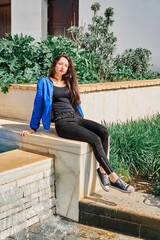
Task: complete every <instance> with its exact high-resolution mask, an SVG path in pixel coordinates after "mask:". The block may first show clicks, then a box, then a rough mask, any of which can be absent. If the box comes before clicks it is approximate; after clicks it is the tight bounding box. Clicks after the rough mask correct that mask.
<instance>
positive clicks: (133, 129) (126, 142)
mask: <svg viewBox="0 0 160 240" xmlns="http://www.w3.org/2000/svg"><path fill="white" fill-rule="evenodd" d="M103 124H104V125H105V126H106V127H107V129H108V131H109V134H110V137H111V149H110V161H111V164H112V165H113V167H114V169H115V170H116V171H117V172H118V173H119V174H122V175H124V176H125V177H126V178H128V177H129V175H130V174H132V175H135V174H137V175H141V176H145V177H146V178H149V177H150V176H151V177H152V180H154V194H157V195H160V147H159V146H160V115H156V116H153V117H152V118H150V119H149V118H146V119H143V120H139V121H127V122H126V123H120V124H106V122H105V121H104V122H103Z"/></svg>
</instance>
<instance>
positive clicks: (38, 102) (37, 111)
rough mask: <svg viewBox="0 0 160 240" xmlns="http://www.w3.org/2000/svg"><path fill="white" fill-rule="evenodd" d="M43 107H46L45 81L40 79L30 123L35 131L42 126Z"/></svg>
mask: <svg viewBox="0 0 160 240" xmlns="http://www.w3.org/2000/svg"><path fill="white" fill-rule="evenodd" d="M43 106H44V100H43V79H40V80H39V82H38V83H37V93H36V97H35V100H34V107H33V112H32V117H31V121H30V128H31V129H33V130H35V131H36V130H37V129H38V128H39V125H40V120H41V118H42V113H43Z"/></svg>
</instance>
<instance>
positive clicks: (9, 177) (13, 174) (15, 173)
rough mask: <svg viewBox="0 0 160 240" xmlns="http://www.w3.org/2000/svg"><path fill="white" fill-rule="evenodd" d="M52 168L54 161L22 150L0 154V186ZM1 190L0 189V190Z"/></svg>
mask: <svg viewBox="0 0 160 240" xmlns="http://www.w3.org/2000/svg"><path fill="white" fill-rule="evenodd" d="M52 168H54V159H53V158H51V157H46V156H43V155H40V154H37V153H31V152H27V151H24V150H20V149H17V150H12V151H9V152H4V153H1V154H0V185H3V184H8V183H10V182H13V181H16V180H17V179H21V178H24V177H27V176H30V175H33V174H35V173H39V172H43V171H45V170H48V169H52ZM0 190H1V188H0Z"/></svg>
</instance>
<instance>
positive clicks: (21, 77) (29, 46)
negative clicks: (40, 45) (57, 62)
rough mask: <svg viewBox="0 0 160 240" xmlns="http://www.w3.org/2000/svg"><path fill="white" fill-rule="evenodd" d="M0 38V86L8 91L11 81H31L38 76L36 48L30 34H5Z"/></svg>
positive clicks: (2, 89) (4, 90)
mask: <svg viewBox="0 0 160 240" xmlns="http://www.w3.org/2000/svg"><path fill="white" fill-rule="evenodd" d="M6 37H7V39H4V38H2V39H0V87H1V91H3V92H6V91H8V86H10V85H11V84H12V83H32V81H33V79H36V78H39V77H40V74H39V73H40V67H39V64H38V62H37V57H38V54H37V49H36V46H35V45H34V44H33V41H34V39H33V38H32V37H30V36H23V35H22V34H21V35H20V36H18V35H14V36H13V37H12V36H11V35H10V34H6Z"/></svg>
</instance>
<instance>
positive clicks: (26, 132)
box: [20, 129, 35, 137]
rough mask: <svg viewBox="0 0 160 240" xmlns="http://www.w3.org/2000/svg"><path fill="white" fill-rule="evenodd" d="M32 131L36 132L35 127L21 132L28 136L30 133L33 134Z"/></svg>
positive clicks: (22, 134)
mask: <svg viewBox="0 0 160 240" xmlns="http://www.w3.org/2000/svg"><path fill="white" fill-rule="evenodd" d="M31 133H35V131H34V130H33V129H28V130H24V131H22V132H21V133H20V135H21V136H23V137H24V136H26V135H28V134H31Z"/></svg>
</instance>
